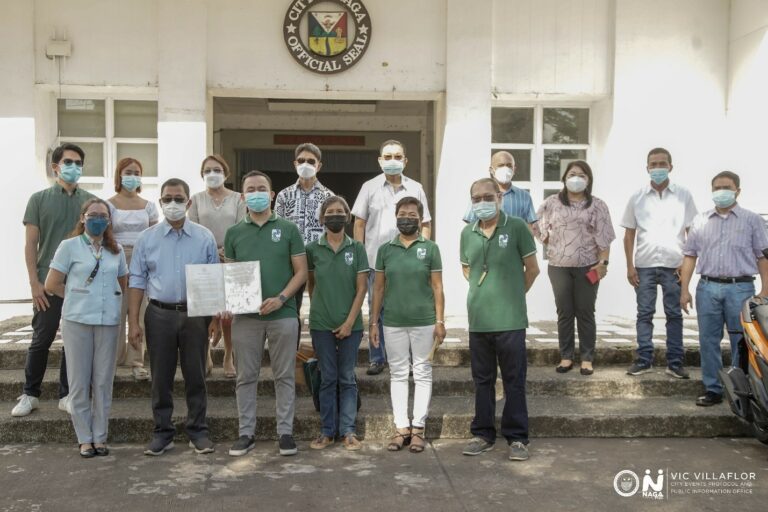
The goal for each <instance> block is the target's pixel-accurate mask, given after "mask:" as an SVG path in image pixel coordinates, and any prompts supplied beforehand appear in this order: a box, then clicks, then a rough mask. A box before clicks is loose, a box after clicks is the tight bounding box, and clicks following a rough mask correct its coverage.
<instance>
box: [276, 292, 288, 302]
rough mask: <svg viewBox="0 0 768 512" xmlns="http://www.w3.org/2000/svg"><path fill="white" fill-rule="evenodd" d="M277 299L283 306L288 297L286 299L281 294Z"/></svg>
mask: <svg viewBox="0 0 768 512" xmlns="http://www.w3.org/2000/svg"><path fill="white" fill-rule="evenodd" d="M277 298H278V299H280V302H282V303H283V304H285V301H287V300H288V297H286V296H285V295H283V294H282V293H281V294H280V295H279V296H278V297H277Z"/></svg>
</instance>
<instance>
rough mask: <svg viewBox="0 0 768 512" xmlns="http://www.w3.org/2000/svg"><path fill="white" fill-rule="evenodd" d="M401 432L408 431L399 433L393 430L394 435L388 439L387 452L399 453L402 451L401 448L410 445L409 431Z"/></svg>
mask: <svg viewBox="0 0 768 512" xmlns="http://www.w3.org/2000/svg"><path fill="white" fill-rule="evenodd" d="M403 430H408V432H400V431H399V430H395V435H393V436H392V437H391V438H390V439H389V444H388V445H387V450H389V451H390V452H399V451H400V450H402V449H403V446H408V445H409V444H411V430H410V429H403Z"/></svg>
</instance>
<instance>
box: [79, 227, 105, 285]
mask: <svg viewBox="0 0 768 512" xmlns="http://www.w3.org/2000/svg"><path fill="white" fill-rule="evenodd" d="M82 237H83V241H84V242H85V243H86V244H87V245H88V247H89V248H90V249H91V253H92V254H93V257H94V258H95V259H96V266H95V267H93V270H92V271H91V275H90V276H88V279H86V280H85V286H89V285H90V284H91V283H92V282H93V280H94V279H95V278H96V274H98V273H99V266H100V265H101V250H102V249H103V247H101V246H99V248H98V250H96V249H94V247H93V242H91V240H90V239H89V238H88V237H87V236H85V233H83V235H82Z"/></svg>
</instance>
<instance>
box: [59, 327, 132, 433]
mask: <svg viewBox="0 0 768 512" xmlns="http://www.w3.org/2000/svg"><path fill="white" fill-rule="evenodd" d="M118 330H119V326H117V325H86V324H81V323H78V322H72V321H69V320H64V319H62V320H61V337H62V340H63V341H64V352H65V353H66V355H67V365H68V366H69V372H68V373H67V377H68V381H69V395H68V396H69V400H70V406H71V407H72V425H73V426H74V427H75V434H77V442H78V443H79V444H88V443H106V442H107V431H108V427H109V410H110V409H111V407H112V382H113V381H114V379H115V352H116V351H117V332H118Z"/></svg>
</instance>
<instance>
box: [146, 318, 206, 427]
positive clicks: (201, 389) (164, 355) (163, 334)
mask: <svg viewBox="0 0 768 512" xmlns="http://www.w3.org/2000/svg"><path fill="white" fill-rule="evenodd" d="M144 325H145V326H146V331H145V336H146V338H147V348H148V349H149V367H150V371H151V372H152V415H153V417H154V420H155V430H154V436H155V438H159V439H162V440H163V441H171V440H172V439H173V436H174V435H175V434H176V427H175V426H174V424H173V380H174V377H175V376H176V364H177V362H179V363H180V366H181V374H182V375H183V376H184V391H185V393H186V399H187V423H186V432H187V436H188V437H189V438H190V439H199V438H202V437H208V425H207V424H206V422H205V414H206V408H207V406H208V396H207V394H206V393H207V392H206V388H205V360H206V357H207V355H208V325H207V324H206V319H205V318H203V317H188V316H187V313H186V312H181V311H172V310H168V309H162V308H159V307H157V306H155V305H153V304H150V305H149V306H147V312H146V314H145V315H144Z"/></svg>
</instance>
